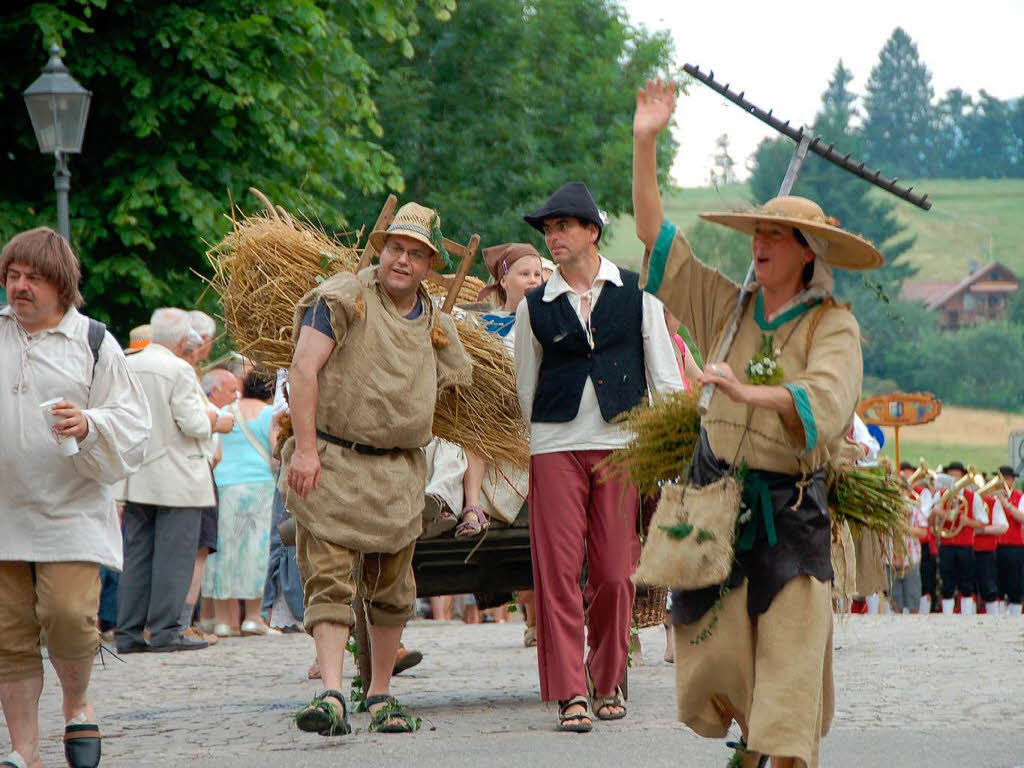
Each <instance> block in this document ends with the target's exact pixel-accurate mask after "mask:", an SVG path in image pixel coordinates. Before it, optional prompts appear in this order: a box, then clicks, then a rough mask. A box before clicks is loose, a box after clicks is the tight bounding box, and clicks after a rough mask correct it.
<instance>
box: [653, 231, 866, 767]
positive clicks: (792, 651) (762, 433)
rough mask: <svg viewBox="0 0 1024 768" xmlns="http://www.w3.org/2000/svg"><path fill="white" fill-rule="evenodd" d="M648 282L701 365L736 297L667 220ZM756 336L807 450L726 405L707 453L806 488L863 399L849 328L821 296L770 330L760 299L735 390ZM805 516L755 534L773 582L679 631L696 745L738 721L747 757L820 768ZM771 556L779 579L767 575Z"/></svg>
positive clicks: (828, 678) (823, 529)
mask: <svg viewBox="0 0 1024 768" xmlns="http://www.w3.org/2000/svg"><path fill="white" fill-rule="evenodd" d="M642 282H643V284H645V290H648V291H650V292H652V293H654V294H655V295H656V296H657V297H658V298H660V299H661V300H662V301H664V302H665V304H666V306H667V307H668V308H669V309H670V310H671V311H672V313H673V314H675V316H676V317H678V318H679V319H680V321H682V323H683V324H684V325H686V326H687V328H689V330H690V332H691V334H692V336H693V339H694V341H695V342H696V344H697V347H698V348H699V349H700V352H701V355H702V356H703V357H704V359H707V357H708V356H709V355H710V354H711V353H712V351H713V350H714V349H715V348H716V346H717V344H718V340H719V337H720V335H721V334H722V333H723V332H724V330H725V326H726V325H727V323H728V319H729V316H730V314H731V312H732V310H733V307H734V306H735V303H736V299H737V297H738V295H739V291H740V286H738V285H737V284H736V283H734V282H733V281H731V280H729V279H728V278H726V277H725V276H723V275H722V274H721V273H720V272H718V271H717V270H715V269H711V268H709V267H707V266H706V265H704V264H702V263H701V262H699V261H697V260H696V259H695V258H694V256H693V254H692V252H691V251H690V247H689V245H688V244H687V242H686V240H685V239H684V238H683V236H682V234H681V233H679V232H677V231H676V228H675V227H674V226H673V225H672V224H671V223H669V222H665V224H664V225H663V226H662V229H661V232H660V234H659V237H658V240H657V242H656V243H655V247H654V248H653V250H652V251H650V252H648V253H647V254H646V255H645V257H644V269H643V274H642ZM763 334H770V335H771V336H772V337H773V346H774V347H776V348H777V349H780V350H781V351H780V353H779V354H778V356H777V358H776V360H777V362H778V364H779V365H780V366H781V369H782V371H783V375H784V376H783V378H784V380H783V382H782V386H785V387H786V388H787V389H789V391H790V393H791V394H792V396H793V401H794V403H795V405H796V409H797V412H798V414H799V416H800V420H801V423H802V426H803V432H804V435H803V437H804V444H803V445H802V446H801V445H799V443H798V442H797V441H794V440H793V439H792V437H791V436H790V434H789V433H788V432H787V430H786V428H785V427H784V426H783V424H782V420H781V418H780V417H779V415H778V414H777V413H775V412H774V411H771V410H768V409H753V410H752V412H750V410H749V409H748V407H747V406H746V405H744V404H742V403H737V402H735V401H734V400H732V399H730V398H729V397H727V396H726V395H725V394H723V393H718V394H717V395H716V396H715V397H714V399H713V400H712V403H711V407H710V409H709V411H708V413H707V415H706V416H705V417H704V420H703V426H704V429H705V431H706V434H707V441H708V443H709V444H710V447H711V449H712V450H713V452H714V455H715V456H717V457H718V458H719V459H721V460H723V461H725V462H727V463H728V464H730V465H732V466H737V465H739V464H741V463H744V462H745V463H746V465H747V466H748V467H749V468H750V469H754V470H763V471H766V472H772V473H780V474H782V475H801V474H803V475H805V476H808V477H809V476H811V475H813V474H814V473H815V472H816V471H818V470H820V469H821V468H822V467H823V466H825V465H826V464H827V463H829V462H830V461H831V460H832V457H833V456H834V455H836V453H837V452H838V450H839V447H840V444H841V441H842V438H843V435H844V434H845V432H846V429H847V428H848V426H849V424H850V420H851V418H852V415H853V411H854V407H855V406H856V403H857V400H858V398H859V396H860V388H861V377H862V363H861V353H860V333H859V329H858V326H857V321H856V319H855V318H854V317H853V315H852V313H850V312H849V311H847V310H846V309H845V308H842V307H841V306H838V305H836V303H835V302H834V301H832V300H831V299H830V298H827V297H826V298H825V299H824V301H821V300H814V301H810V302H805V303H802V304H798V305H796V306H794V307H792V308H790V309H788V310H787V311H785V312H783V313H782V314H781V315H779V316H778V317H776V318H775V319H773V320H772V321H771V322H769V321H768V320H767V318H766V317H765V315H764V308H763V303H762V299H761V296H760V294H759V292H758V293H755V295H754V296H753V297H752V300H751V301H750V303H749V305H748V307H747V310H746V312H745V314H744V316H743V318H742V320H741V322H740V326H739V331H738V333H737V335H736V338H735V341H734V342H733V345H732V347H731V349H730V352H729V354H728V355H727V357H726V362H728V363H729V365H730V367H731V368H732V370H733V372H734V373H735V375H736V377H737V378H738V379H739V380H740V381H745V380H746V368H747V364H748V363H749V362H750V361H751V360H752V359H753V358H754V357H755V356H757V355H758V352H759V349H760V346H761V338H762V335H763ZM748 417H749V429H748V428H747V424H748ZM801 506H802V507H803V509H802V510H800V512H801V513H802V514H804V515H806V517H803V518H799V519H795V521H794V520H788V519H785V518H783V517H782V516H783V515H786V514H787V513H788V512H789V510H788V509H784V510H783V511H782V512H777V513H776V525H777V527H778V536H779V542H778V545H777V546H776V547H775V548H768V547H767V545H766V544H764V537H763V536H762V535H761V533H759V534H758V540H757V543H756V544H755V551H754V554H755V555H756V557H755V558H753V559H754V560H756V561H757V562H758V563H759V570H758V571H757V573H759V574H764V577H765V579H766V580H767V581H772V582H773V583H770V584H765V583H758V582H755V581H751V578H753V577H751V578H743V579H742V580H741V581H740V582H739V583H736V584H734V586H733V588H732V590H731V591H729V592H728V593H727V594H726V595H725V596H724V597H723V599H722V603H721V605H720V606H719V607H718V608H717V609H714V610H715V614H714V615H715V617H716V618H715V621H716V623H715V626H714V628H713V631H712V632H711V635H710V637H707V638H705V639H703V640H701V641H700V642H698V643H697V644H694V641H695V640H697V638H698V636H699V635H700V633H701V630H702V629H703V628H704V627H705V626H706V625H707V624H708V622H709V621H711V618H710V616H711V614H708V615H707V616H704V617H703V618H702V619H701V620H699V621H696V622H695V623H687V624H681V625H677V626H676V627H675V645H676V683H677V686H676V687H677V696H678V699H677V709H678V715H679V719H680V720H682V721H683V722H685V723H687V725H689V726H690V727H691V728H692V729H693V730H694V731H696V732H697V733H699V734H701V735H703V736H712V737H723V736H725V734H726V732H727V730H728V727H729V724H730V723H731V722H732V721H733V720H734V719H735V720H736V721H738V722H740V723H741V725H742V726H743V728H744V731H745V732H746V734H747V738H748V743H749V746H750V748H751V749H752V750H755V751H758V752H761V753H764V754H771V755H777V756H788V757H795V758H797V759H798V761H800V762H802V764H804V765H816V764H817V759H818V743H819V741H820V737H821V736H822V735H824V733H825V732H827V730H828V728H829V725H830V723H831V719H832V713H833V709H834V700H833V691H832V664H831V658H832V615H831V609H830V585H829V583H828V582H829V581H830V580H831V575H832V574H831V564H830V544H831V536H830V530H829V521H828V513H827V510H825V509H824V500H823V499H822V500H820V504H818V505H817V506H818V507H819V509H820V512H819V513H818V514H817V516H815V515H813V514H809V515H808V514H807V499H806V498H804V499H803V504H802V505H801ZM792 514H794V515H795V514H796V510H794V511H793V513H792ZM758 548H761V549H760V551H758ZM774 556H777V557H778V558H779V561H780V564H781V565H780V567H779V568H774V567H773V566H774V563H773V557H774ZM734 575H735V572H734ZM759 580H760V577H759ZM758 593H760V594H758ZM683 594H684V595H686V594H691V593H683ZM766 601H767V602H766ZM697 613H698V614H699V613H700V611H699V610H698V611H697Z"/></svg>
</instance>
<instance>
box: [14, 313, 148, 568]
mask: <svg viewBox="0 0 1024 768" xmlns="http://www.w3.org/2000/svg"><path fill="white" fill-rule="evenodd" d="M88 328H89V321H88V319H87V318H86V317H84V316H83V315H81V314H79V312H78V311H77V310H76V309H75V308H74V307H72V308H71V309H69V310H68V311H67V312H66V313H65V315H64V317H63V318H62V319H61V321H60V323H59V324H58V325H57V326H56V327H55V328H50V329H48V330H45V331H40V332H39V333H37V334H34V335H32V336H29V335H28V334H27V333H26V332H25V329H24V328H22V326H21V323H19V322H18V319H17V317H16V316H15V315H14V312H13V310H12V309H11V308H10V307H4V308H3V309H0V360H3V364H2V365H0V424H2V425H3V432H2V438H0V489H2V492H0V532H2V534H0V560H23V561H29V562H68V561H76V560H79V561H85V562H90V563H100V564H102V565H106V566H108V567H110V568H115V569H120V568H121V528H120V525H119V523H118V519H117V510H116V507H115V503H114V498H115V488H114V486H112V485H110V484H111V483H116V482H118V481H120V480H121V479H123V478H124V477H125V476H127V475H129V474H131V473H132V472H134V471H135V470H136V469H138V467H139V465H140V464H141V462H142V457H143V453H144V452H145V449H146V442H147V440H148V437H149V430H150V413H149V406H148V404H147V401H146V396H145V393H144V392H143V391H142V388H141V386H140V385H139V382H138V381H137V380H136V378H135V377H134V376H133V375H132V374H131V373H130V372H129V370H128V367H127V365H126V364H125V358H124V354H123V353H122V352H121V348H120V347H119V346H118V345H117V342H116V341H115V340H114V338H113V336H111V335H110V334H109V333H108V334H106V336H105V338H104V339H103V343H102V345H101V347H100V353H99V362H98V363H97V364H96V365H95V369H96V370H95V372H94V371H93V367H94V366H93V357H92V350H91V349H90V348H89V341H88ZM94 373H95V375H94ZM55 397H63V398H66V399H67V400H69V401H71V402H72V403H75V404H76V405H78V406H79V407H81V408H83V413H84V414H85V417H86V419H87V420H88V422H89V434H88V435H86V437H85V438H84V439H83V440H80V441H79V452H78V453H77V454H75V455H74V456H70V457H65V456H61V455H60V453H59V452H58V446H57V443H56V441H55V440H54V439H53V436H52V435H51V434H50V430H49V427H48V425H47V423H46V421H45V417H44V414H43V410H42V409H41V408H40V407H39V404H40V403H43V402H46V401H47V400H51V399H53V398H55Z"/></svg>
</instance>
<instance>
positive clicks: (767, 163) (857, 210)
mask: <svg viewBox="0 0 1024 768" xmlns="http://www.w3.org/2000/svg"><path fill="white" fill-rule="evenodd" d="M852 79H853V76H852V74H851V73H850V71H849V70H848V69H846V67H845V66H843V63H842V61H839V62H838V63H837V64H836V68H835V70H833V73H832V77H831V79H830V81H829V84H828V87H827V88H826V89H825V92H824V93H823V94H822V103H821V107H820V109H819V111H818V113H817V115H816V116H815V120H814V123H813V125H812V130H813V131H814V133H815V134H816V135H819V136H821V137H822V138H823V139H824V141H826V142H827V143H830V144H834V145H835V146H836V148H837V149H839V150H841V151H842V152H844V153H845V152H850V153H852V154H854V155H856V154H857V153H858V152H859V151H860V150H861V148H862V144H861V141H860V138H859V136H858V135H857V132H856V129H855V127H854V123H855V120H856V118H857V117H858V114H857V109H856V96H855V94H854V93H853V92H852V91H851V90H850V83H851V81H852ZM793 149H794V145H793V142H791V141H790V140H789V139H785V138H780V139H766V140H765V141H763V142H762V143H761V145H760V146H759V147H758V149H757V152H756V154H755V170H754V173H753V174H752V175H751V178H750V186H751V191H752V192H753V194H754V199H755V201H756V202H764V200H766V199H768V198H770V197H774V196H775V195H776V194H778V184H779V181H780V180H781V179H782V177H783V175H784V174H785V170H786V167H787V165H788V164H789V158H790V156H791V155H792V152H793ZM793 194H796V195H801V196H804V197H808V198H810V199H812V200H814V201H815V202H817V203H818V204H819V205H821V207H822V209H823V210H824V211H825V213H826V214H827V215H829V216H834V217H836V218H837V219H839V222H840V224H841V226H842V227H843V228H844V229H848V230H850V231H852V232H856V233H857V234H860V235H862V236H863V237H866V238H867V239H869V240H871V241H872V242H874V243H876V244H878V246H879V248H880V249H881V251H882V253H883V254H884V255H885V257H886V265H885V266H884V267H882V268H881V269H879V270H876V271H874V272H871V273H868V274H864V275H862V274H858V273H854V272H847V271H844V270H836V272H835V276H836V294H837V295H838V296H839V297H841V298H843V299H845V300H846V301H849V302H851V303H852V304H853V306H854V309H855V311H856V313H857V318H858V320H859V322H860V324H861V330H862V331H863V334H864V337H865V341H866V344H865V348H864V371H865V373H866V374H868V375H872V376H879V377H881V376H885V375H887V374H886V371H885V365H886V362H885V356H884V350H885V349H886V347H887V345H888V343H889V342H890V341H891V340H892V338H893V337H894V336H898V335H901V334H905V333H908V332H913V329H914V327H915V326H916V322H910V320H911V317H910V316H909V314H908V313H910V310H909V309H908V308H906V307H904V306H903V305H896V304H893V303H892V300H891V299H892V297H895V296H896V295H897V294H898V293H899V288H900V285H901V283H902V282H903V280H905V279H907V277H909V276H910V275H911V274H912V270H911V269H910V267H908V266H906V265H904V264H899V263H897V260H898V258H899V256H900V255H901V254H903V253H904V252H906V250H907V249H908V248H910V246H911V245H912V244H913V238H901V237H900V235H901V232H902V231H903V227H902V226H901V225H900V224H899V223H898V222H897V221H896V218H895V216H894V215H893V209H894V208H895V203H893V202H890V201H889V200H886V199H884V196H883V195H880V194H878V193H877V192H873V191H872V187H871V185H870V184H868V183H867V182H866V181H864V180H862V179H859V178H857V177H856V176H854V175H853V174H851V173H848V172H847V171H844V170H842V169H841V168H839V167H838V166H836V165H833V164H832V163H829V162H828V161H826V160H824V159H822V158H820V157H818V156H816V155H808V157H807V159H806V161H805V162H804V166H803V169H802V171H801V174H800V176H799V178H798V179H797V183H796V185H795V186H794V189H793Z"/></svg>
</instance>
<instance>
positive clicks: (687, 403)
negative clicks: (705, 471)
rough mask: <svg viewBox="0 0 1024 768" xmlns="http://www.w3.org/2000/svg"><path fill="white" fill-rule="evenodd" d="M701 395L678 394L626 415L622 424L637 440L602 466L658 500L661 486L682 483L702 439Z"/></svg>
mask: <svg viewBox="0 0 1024 768" xmlns="http://www.w3.org/2000/svg"><path fill="white" fill-rule="evenodd" d="M697 395H698V393H697V392H692V393H691V392H674V393H672V394H670V395H664V396H659V397H658V398H656V399H655V400H654V402H653V403H652V404H650V405H648V404H647V403H643V404H641V405H638V406H637V407H636V408H634V409H633V410H631V411H628V412H627V413H624V414H623V415H622V416H620V417H619V420H620V421H621V422H622V423H623V425H624V426H625V428H626V430H627V431H628V432H631V433H632V434H633V439H632V440H630V441H629V443H627V444H626V447H625V448H622V449H620V450H618V451H615V452H613V453H611V454H610V455H609V456H608V457H607V458H606V459H604V461H603V462H602V466H604V467H607V468H608V469H609V470H611V471H612V472H613V473H615V474H619V475H622V476H625V477H626V478H628V480H629V482H630V483H631V484H632V485H635V486H637V487H638V488H639V489H640V492H641V493H642V494H644V495H645V496H654V494H656V493H657V491H658V487H659V484H660V483H663V482H679V481H681V480H682V479H683V478H684V477H685V476H686V471H687V468H688V467H689V464H690V459H691V458H693V452H694V449H695V448H696V447H697V441H698V440H699V439H700V413H699V412H698V411H697Z"/></svg>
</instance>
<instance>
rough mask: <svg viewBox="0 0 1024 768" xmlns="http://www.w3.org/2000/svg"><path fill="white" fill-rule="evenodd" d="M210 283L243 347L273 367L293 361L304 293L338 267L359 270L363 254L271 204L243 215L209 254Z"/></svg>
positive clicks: (241, 349)
mask: <svg viewBox="0 0 1024 768" xmlns="http://www.w3.org/2000/svg"><path fill="white" fill-rule="evenodd" d="M206 256H207V259H208V260H209V262H210V264H211V266H212V267H213V277H212V278H211V279H210V284H211V285H212V286H213V289H214V290H215V291H216V292H217V295H218V296H219V297H220V303H221V307H222V309H223V311H224V314H223V319H224V325H225V327H226V329H227V332H228V336H230V337H231V340H232V341H233V342H234V343H235V345H236V346H237V348H238V351H239V352H240V353H241V354H243V355H245V356H246V357H250V358H252V359H253V360H256V361H257V362H260V363H263V364H264V365H266V366H269V367H271V368H287V367H288V366H290V365H291V362H292V351H293V348H294V345H293V343H292V315H293V313H294V312H295V306H296V305H297V304H298V303H299V299H301V298H302V296H303V295H304V294H305V293H306V292H307V291H309V289H310V288H312V287H313V286H315V285H316V284H317V282H318V280H323V279H324V278H326V277H329V276H330V275H333V274H334V273H335V272H339V271H341V270H345V271H348V272H354V271H355V269H356V265H357V264H358V263H359V254H358V252H356V251H355V250H353V249H351V248H347V247H345V246H344V245H341V244H340V243H338V242H337V241H336V240H334V239H332V238H331V237H329V236H328V235H327V233H326V232H324V231H323V230H322V229H320V228H318V227H315V226H313V225H311V224H308V223H305V222H297V221H295V220H294V219H291V218H290V217H289V218H287V219H285V218H281V217H280V216H278V215H277V214H276V213H273V212H272V209H269V210H268V213H265V214H256V215H253V216H244V215H243V216H242V218H241V221H237V220H236V221H235V227H234V229H233V230H232V232H231V233H229V234H228V235H227V237H225V238H224V239H223V240H221V241H220V242H219V243H217V245H215V246H213V248H211V249H210V250H209V251H208V252H207V254H206Z"/></svg>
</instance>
